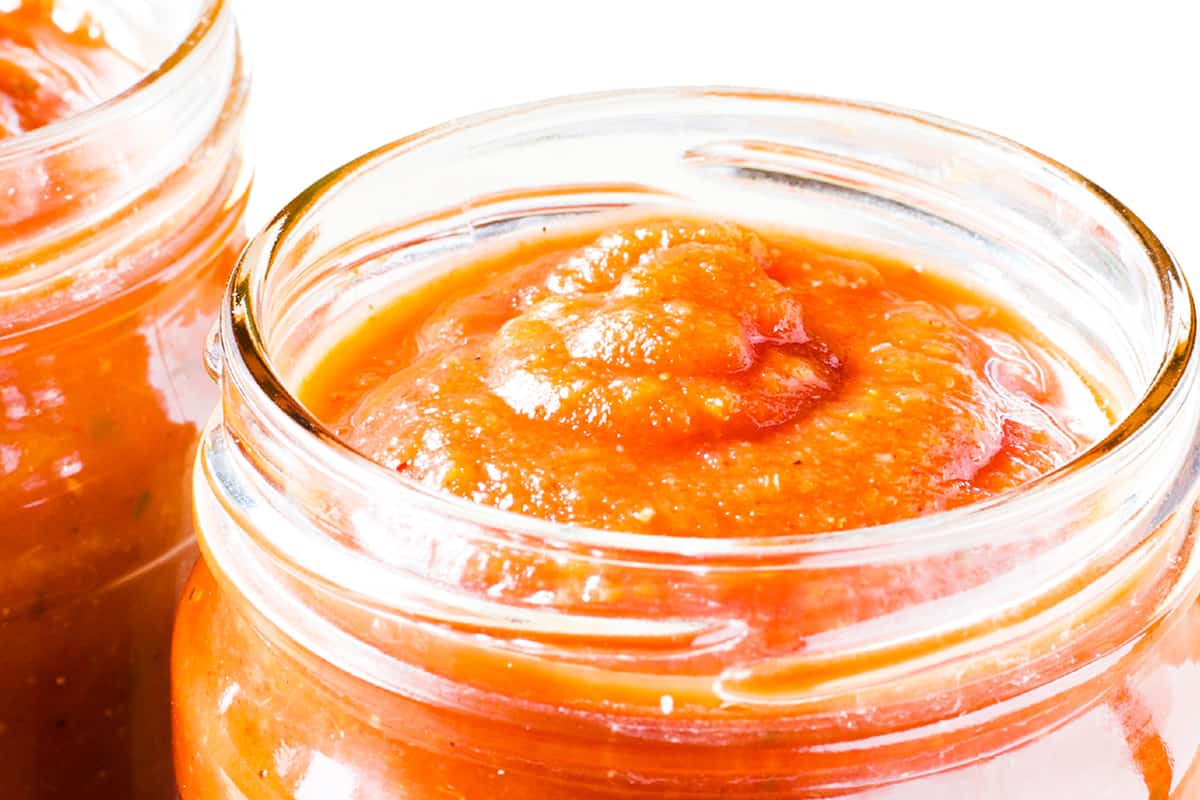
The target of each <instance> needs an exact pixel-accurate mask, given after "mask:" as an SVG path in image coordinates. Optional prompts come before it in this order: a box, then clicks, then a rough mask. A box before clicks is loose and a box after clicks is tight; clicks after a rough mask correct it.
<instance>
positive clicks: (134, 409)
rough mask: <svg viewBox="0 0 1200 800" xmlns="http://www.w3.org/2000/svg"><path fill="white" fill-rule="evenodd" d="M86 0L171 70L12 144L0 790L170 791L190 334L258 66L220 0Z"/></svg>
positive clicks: (1, 229)
mask: <svg viewBox="0 0 1200 800" xmlns="http://www.w3.org/2000/svg"><path fill="white" fill-rule="evenodd" d="M46 7H47V8H48V4H47V6H46ZM39 8H41V6H39ZM82 10H86V11H87V12H88V13H89V14H90V15H91V17H90V19H91V21H92V23H93V24H97V25H99V27H100V28H101V29H102V30H103V32H104V37H105V39H106V40H107V41H108V42H109V43H110V44H111V45H112V46H113V47H114V48H115V49H116V50H118V51H119V52H120V53H121V54H122V55H123V56H124V57H126V58H129V59H131V60H132V61H133V62H135V63H136V64H144V65H147V67H148V68H150V67H153V65H156V64H157V65H159V66H157V67H154V68H153V69H152V70H149V69H148V71H147V73H146V74H145V75H144V77H142V78H141V80H140V82H137V83H136V85H135V86H133V87H131V88H129V89H128V90H126V91H124V92H123V93H121V94H119V95H117V96H115V97H113V98H111V99H109V100H107V101H104V102H102V103H101V104H100V105H97V106H95V107H94V108H91V109H90V110H87V111H83V112H81V113H79V114H77V115H75V116H72V117H69V118H67V119H65V120H63V121H60V122H56V123H53V124H51V125H49V126H47V127H44V128H41V129H38V130H35V131H32V132H29V133H24V134H21V135H19V136H15V137H13V138H8V139H4V140H0V186H3V187H5V190H6V191H5V193H3V194H0V797H3V798H4V800H34V799H35V798H36V799H37V800H45V799H47V798H72V800H74V798H82V797H88V798H121V800H167V799H168V798H174V797H175V796H176V794H175V787H174V777H173V769H172V758H171V748H170V713H169V700H168V698H169V669H168V665H169V648H170V631H171V624H172V620H173V618H174V610H175V605H176V603H177V600H178V596H179V592H180V589H181V587H182V584H183V581H184V580H185V579H186V577H187V574H188V571H189V570H190V569H191V567H192V565H193V563H194V561H195V558H196V549H195V542H194V535H193V525H192V511H191V505H192V499H191V484H190V480H189V476H190V466H191V463H192V460H193V458H194V454H195V451H196V442H197V439H198V434H199V431H200V427H201V423H202V422H203V419H204V418H205V417H207V416H208V414H210V413H211V410H212V404H213V402H214V400H215V391H214V387H213V386H212V384H211V382H210V381H209V380H208V379H207V377H206V375H205V374H204V368H203V364H202V362H201V361H200V359H198V358H197V355H196V354H197V352H198V350H200V349H201V347H202V342H203V339H204V335H205V333H206V332H207V330H208V327H209V326H210V324H211V322H212V319H213V318H214V317H215V316H216V311H217V306H218V303H219V301H220V297H221V292H222V289H223V287H224V284H225V282H226V280H227V279H228V275H229V272H230V270H231V269H232V266H233V263H234V261H235V259H236V256H237V253H238V252H239V251H240V249H241V246H242V245H243V244H244V242H245V232H244V228H243V223H242V218H243V210H244V207H245V200H246V194H247V189H248V186H249V180H248V179H249V175H248V173H247V171H246V170H245V169H244V165H243V160H242V156H241V146H240V140H239V129H240V126H241V120H242V113H243V108H244V105H245V102H246V93H247V88H248V86H247V78H246V74H245V71H244V66H243V63H242V60H241V55H240V50H239V44H238V39H237V34H236V30H235V26H234V22H233V19H232V11H231V9H230V8H229V4H228V3H227V2H225V0H137V2H132V1H125V0H111V1H110V2H105V1H104V0H97V1H96V2H94V3H85V4H79V3H74V4H73V3H70V2H55V4H54V13H55V19H56V20H57V19H59V16H58V15H59V14H60V13H62V14H64V15H66V16H72V15H75V18H77V16H78V14H79V13H80V12H81V11H82ZM46 13H48V11H47V12H46Z"/></svg>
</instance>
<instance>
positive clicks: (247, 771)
mask: <svg viewBox="0 0 1200 800" xmlns="http://www.w3.org/2000/svg"><path fill="white" fill-rule="evenodd" d="M663 209H666V210H667V213H669V214H679V215H701V216H704V217H708V218H732V219H737V220H743V221H746V222H747V224H760V225H764V226H778V227H780V228H786V229H792V230H799V231H801V232H802V233H803V234H804V235H805V236H806V237H810V238H811V239H812V240H815V241H829V242H837V243H841V244H843V245H847V246H851V247H853V248H856V249H857V250H859V251H861V252H873V253H882V254H886V255H888V256H891V257H895V258H897V259H901V260H903V261H905V262H907V263H910V264H921V265H923V266H924V267H925V268H926V269H928V270H931V271H936V272H938V273H941V274H944V275H945V276H946V277H947V278H949V279H951V280H952V281H953V282H954V283H956V284H959V285H962V286H964V287H966V288H975V289H979V290H981V291H984V292H986V294H987V295H989V296H991V297H994V298H996V299H997V300H999V301H1001V302H1002V303H1006V304H1007V305H1008V306H1010V307H1011V308H1013V309H1015V310H1016V311H1018V312H1019V313H1020V314H1021V316H1022V317H1024V318H1025V319H1026V320H1027V321H1028V323H1029V324H1030V325H1031V326H1032V327H1034V328H1035V329H1037V331H1038V332H1039V333H1040V334H1042V335H1043V336H1044V337H1045V339H1047V340H1048V341H1050V342H1053V343H1054V344H1055V346H1056V347H1058V348H1060V349H1061V350H1062V351H1063V352H1065V353H1067V354H1069V356H1070V357H1071V359H1073V361H1074V363H1075V364H1076V365H1077V366H1078V368H1079V370H1080V371H1081V372H1082V373H1083V374H1086V375H1087V376H1089V378H1090V379H1091V380H1092V381H1093V382H1094V386H1095V387H1096V388H1097V389H1098V391H1099V392H1100V394H1102V395H1103V397H1104V398H1105V400H1106V402H1107V405H1108V407H1109V409H1110V410H1111V412H1112V414H1113V419H1114V422H1113V424H1112V426H1111V428H1110V429H1108V430H1107V431H1106V432H1105V433H1104V434H1103V435H1102V436H1101V438H1100V439H1099V440H1098V441H1096V442H1095V443H1094V444H1092V445H1091V446H1090V447H1088V448H1087V449H1085V450H1083V451H1082V452H1080V453H1078V454H1077V455H1076V456H1075V457H1074V458H1073V459H1072V460H1071V461H1070V462H1069V463H1067V464H1065V465H1064V466H1062V467H1060V468H1057V469H1055V470H1053V471H1051V472H1049V473H1048V474H1045V475H1043V476H1042V477H1040V478H1037V479H1035V480H1033V481H1031V482H1029V483H1028V484H1026V485H1024V486H1022V487H1021V488H1019V489H1017V490H1016V491H1013V492H1009V493H1005V494H1001V495H999V496H996V497H993V498H991V499H987V500H984V501H982V502H979V503H976V504H973V505H967V506H963V507H960V508H957V509H953V510H949V511H944V512H940V513H936V514H932V515H929V516H926V517H920V518H916V519H910V520H905V521H900V522H895V523H891V524H887V525H880V526H876V527H870V528H860V529H854V530H842V531H837V532H832V533H815V534H810V535H800V536H783V535H779V532H778V531H775V530H770V529H761V530H760V529H752V530H748V531H745V530H740V531H738V533H737V534H736V535H727V536H721V535H719V532H718V534H717V535H713V536H706V537H690V536H656V535H642V534H634V533H628V532H619V531H598V530H591V529H586V528H581V527H575V526H569V525H561V524H554V523H550V522H546V521H542V520H537V519H533V518H529V517H523V516H518V515H515V514H511V513H506V512H502V511H499V510H496V509H493V508H489V507H484V506H480V505H474V504H471V503H468V502H466V501H464V500H460V499H456V498H454V497H451V496H449V495H446V494H442V493H439V492H437V491H434V490H431V489H428V488H425V487H423V486H422V485H420V484H418V483H415V482H413V481H410V480H407V479H406V478H405V477H404V476H403V475H400V474H397V472H396V470H393V469H386V468H384V467H383V466H381V465H380V464H377V463H375V462H373V461H370V460H368V459H367V458H365V457H364V456H363V455H361V454H359V453H358V452H356V451H354V450H352V449H351V448H349V447H347V446H346V445H345V444H344V443H343V442H341V441H339V440H338V439H337V438H336V437H335V436H334V435H333V434H332V432H331V431H330V429H329V428H328V427H326V425H325V424H324V423H323V422H322V421H321V420H320V419H318V418H317V417H316V416H314V415H313V414H312V413H311V411H310V410H309V408H308V407H307V406H306V405H305V404H304V403H303V402H301V400H300V399H299V397H298V395H299V394H300V393H301V388H302V387H303V386H304V385H305V382H306V381H307V380H308V379H309V377H310V375H311V374H312V372H313V370H314V367H315V365H317V364H318V363H320V362H321V361H322V359H324V358H325V357H326V354H328V353H329V352H330V351H331V350H332V349H333V348H334V347H335V346H336V344H337V343H338V341H339V340H341V339H344V338H345V337H346V336H347V335H349V334H350V333H351V332H353V331H355V330H356V329H357V328H358V327H359V326H360V325H361V324H362V321H363V319H364V318H365V317H368V316H369V315H370V314H371V313H373V312H374V311H375V310H377V309H378V308H381V307H383V304H384V303H385V302H386V299H387V298H389V297H392V298H394V297H405V296H408V295H410V294H412V293H414V292H417V291H419V290H421V289H422V287H425V286H427V285H429V284H430V282H431V281H433V280H434V279H436V278H437V277H439V276H441V275H445V274H447V273H448V271H449V270H452V269H454V268H455V265H458V264H461V263H463V262H464V261H468V262H469V261H470V260H471V259H473V258H476V257H477V256H478V254H480V253H484V252H488V248H491V247H493V246H494V245H495V243H497V242H503V241H506V240H508V239H510V238H511V237H514V236H537V235H538V231H540V230H542V229H543V228H546V229H550V228H551V227H553V226H559V225H572V224H580V222H581V220H582V221H586V220H589V219H599V218H600V217H598V216H597V217H592V216H590V215H600V214H608V213H612V212H614V211H615V210H623V211H624V212H627V213H638V212H639V211H641V210H646V211H647V213H660V212H661V211H662V210H663ZM1194 339H1195V316H1194V308H1193V303H1192V299H1191V296H1190V293H1189V291H1188V289H1187V287H1186V284H1185V281H1184V279H1183V276H1182V275H1181V273H1180V271H1179V269H1178V267H1177V265H1176V264H1175V263H1173V261H1172V260H1171V258H1170V257H1169V255H1168V254H1167V253H1166V252H1165V251H1164V249H1163V247H1162V246H1161V245H1160V244H1159V242H1158V241H1157V240H1156V239H1155V237H1154V236H1153V235H1152V234H1151V233H1150V232H1149V231H1148V230H1147V229H1146V228H1145V227H1144V226H1143V225H1142V224H1141V222H1139V221H1138V219H1137V218H1136V217H1135V216H1134V215H1133V214H1131V213H1130V212H1129V211H1128V210H1127V209H1125V208H1124V207H1123V206H1121V205H1120V204H1119V203H1118V202H1116V201H1115V200H1114V199H1112V198H1111V197H1109V196H1108V195H1106V194H1105V193H1104V192H1103V191H1101V190H1100V189H1098V188H1097V187H1095V186H1094V185H1092V184H1090V183H1088V182H1087V181H1086V180H1084V179H1082V178H1081V177H1079V176H1078V175H1076V174H1074V173H1073V172H1071V171H1069V170H1068V169H1066V168H1064V167H1062V166H1061V165H1058V164H1056V163H1054V162H1051V161H1049V160H1047V159H1045V158H1043V157H1041V156H1039V155H1037V154H1035V153H1032V152H1030V151H1028V150H1025V149H1024V148H1021V147H1020V146H1018V145H1015V144H1013V143H1011V142H1008V141H1006V140H1003V139H1000V138H998V137H995V136H992V135H990V134H986V133H983V132H980V131H976V130H972V129H969V128H965V127H962V126H960V125H957V124H954V123H950V122H947V121H944V120H940V119H937V118H933V117H928V116H923V115H919V114H914V113H909V112H904V111H899V110H894V109H889V108H882V107H873V106H867V105H859V104H853V103H847V102H840V101H833V100H824V99H817V98H809V97H799V96H788V95H780V94H770V93H762V92H756V91H735V90H662V91H645V92H634V93H621V94H611V95H596V96H588V97H581V98H573V99H566V100H560V101H552V102H549V103H545V104H540V105H535V106H529V107H524V108H518V109H515V110H505V111H500V112H495V113H491V114H487V115H483V116H479V117H474V118H470V119H466V120H463V121H459V122H456V123H454V124H451V125H448V126H445V127H441V128H436V129H433V130H431V131H428V132H426V133H423V134H419V135H417V136H414V137H412V138H409V139H406V140H403V141H400V142H398V143H396V144H393V145H391V146H389V147H386V148H384V149H382V150H380V151H377V152H376V153H374V154H371V155H369V156H366V157H364V158H363V159H361V160H359V161H357V162H355V163H353V164H351V165H349V166H347V167H345V168H344V169H342V170H340V171H338V172H336V173H334V174H332V175H331V176H329V177H328V178H326V179H325V180H323V181H321V182H319V183H318V184H316V185H315V186H313V187H312V188H311V189H310V190H309V191H308V192H306V193H305V194H304V195H302V196H301V197H299V198H298V199H297V200H296V201H295V202H294V203H293V204H292V205H291V206H289V207H288V209H287V210H286V211H285V212H284V213H283V214H282V215H281V216H280V217H279V218H278V219H277V220H276V221H275V222H274V223H273V224H272V225H271V226H269V227H268V228H267V229H266V230H265V231H264V232H263V233H261V234H260V235H259V236H258V237H257V238H256V239H255V240H254V241H253V242H252V243H251V245H250V247H249V248H248V249H247V251H246V254H245V255H244V257H243V259H242V262H241V264H240V267H239V269H238V271H237V272H236V274H235V277H234V280H233V282H232V284H231V289H230V294H229V297H228V305H227V307H226V308H225V309H224V311H223V314H222V317H221V321H220V329H219V336H218V337H217V338H215V339H214V340H213V341H212V342H211V343H210V349H209V353H208V359H209V364H210V367H211V368H212V369H213V371H214V373H217V374H219V375H220V383H221V389H222V396H223V403H222V406H221V409H220V411H219V413H218V414H217V416H216V417H215V418H214V419H213V420H212V421H211V423H210V426H209V427H208V429H207V431H206V433H205V435H204V437H203V443H202V446H201V450H200V454H199V456H198V459H197V464H196V472H195V481H196V483H195V487H196V512H197V522H198V526H199V531H198V532H199V541H200V544H201V548H202V552H203V560H202V562H201V564H200V565H199V566H198V567H197V569H196V572H195V573H194V575H193V576H192V578H191V581H190V583H189V585H188V587H187V589H185V593H184V599H183V601H182V603H181V606H180V611H179V616H178V620H177V627H176V634H175V644H174V650H173V714H174V733H175V743H176V758H177V766H178V777H179V781H180V790H181V793H182V796H183V798H184V800H259V799H260V798H268V797H270V798H285V797H286V798H300V799H301V800H304V799H305V798H315V797H319V798H322V799H323V800H342V799H343V798H345V799H349V798H354V799H355V800H367V798H370V799H371V800H375V799H377V798H397V799H398V798H407V799H409V800H416V799H418V798H419V799H420V800H425V799H426V798H428V799H429V800H432V798H447V797H455V798H466V799H467V800H481V799H483V798H486V799H487V800H524V799H525V798H534V797H536V798H539V800H548V799H550V798H554V799H555V800H557V799H558V798H563V800H566V798H571V800H581V799H582V798H618V797H622V798H625V797H647V798H651V797H653V798H662V797H676V798H685V797H686V798H717V797H723V798H727V797H756V798H759V797H778V798H818V797H819V798H832V797H838V798H872V799H875V800H909V799H910V798H911V799H912V800H938V799H939V798H945V799H946V800H950V798H961V797H972V798H981V800H1007V799H1008V798H1013V797H1021V798H1023V800H1035V799H1036V798H1061V797H1096V798H1099V797H1105V798H1113V799H1114V800H1140V799H1142V798H1155V799H1156V800H1159V799H1162V798H1180V799H1183V798H1190V797H1193V796H1195V795H1196V793H1197V792H1200V750H1198V747H1200V719H1198V718H1197V717H1196V715H1195V713H1194V709H1195V708H1196V707H1197V704H1198V703H1200V610H1198V609H1197V594H1198V592H1200V580H1198V575H1197V567H1198V562H1197V560H1196V557H1195V554H1194V550H1193V544H1194V536H1193V528H1194V519H1193V518H1194V508H1193V504H1194V502H1195V501H1196V495H1197V470H1196V464H1195V455H1194V452H1195V448H1196V443H1197V433H1198V419H1200V405H1198V403H1197V400H1198V398H1197V396H1196V379H1197V374H1196V373H1197V363H1196V355H1195V348H1194V345H1195V342H1194ZM481 565H482V566H481ZM488 574H491V575H494V576H495V577H496V580H494V581H491V582H488V581H480V580H478V578H479V576H480V575H488ZM785 623H786V624H785ZM785 630H786V631H792V632H793V633H792V634H789V635H788V636H779V635H778V634H779V633H780V632H781V631H785Z"/></svg>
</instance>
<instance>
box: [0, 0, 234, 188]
mask: <svg viewBox="0 0 1200 800" xmlns="http://www.w3.org/2000/svg"><path fill="white" fill-rule="evenodd" d="M230 2H231V0H204V2H203V5H202V7H201V9H200V11H199V14H198V16H197V18H196V21H195V23H194V24H193V25H192V27H191V28H190V29H189V31H188V33H187V35H185V36H184V37H183V39H182V40H181V41H179V42H178V43H177V44H175V45H174V47H173V49H172V50H171V52H170V53H169V54H168V55H167V56H166V57H165V58H164V59H163V60H162V61H160V62H159V63H158V64H157V65H156V66H154V67H153V68H152V69H150V70H149V71H147V72H145V73H144V74H142V76H141V77H140V78H139V79H138V80H137V82H136V83H134V84H133V85H132V86H129V87H128V88H126V89H124V90H123V91H121V92H118V93H117V94H114V95H112V96H111V97H106V98H105V99H104V100H102V101H101V102H99V103H97V104H96V105H94V106H91V107H90V108H86V109H84V110H83V111H80V112H79V113H78V114H72V115H70V116H68V117H66V118H64V119H60V120H56V121H54V122H51V123H50V124H49V125H44V126H42V127H40V128H37V129H36V130H32V131H29V132H27V133H23V134H21V135H20V136H13V137H11V138H8V139H3V140H0V166H3V164H4V163H5V162H10V161H20V160H21V159H25V158H29V157H30V156H31V155H33V154H35V153H45V152H48V151H53V150H57V149H58V148H60V147H63V146H69V145H70V144H71V143H72V142H75V141H78V140H79V139H81V138H83V137H85V136H86V135H87V134H88V133H89V132H90V131H94V130H97V129H101V128H105V127H106V126H108V125H109V124H110V123H111V121H112V120H113V119H115V118H118V117H120V116H121V115H123V114H125V113H126V109H128V108H129V107H130V106H132V105H133V104H134V102H135V101H137V100H138V99H139V98H143V97H145V96H146V95H147V94H148V93H149V92H151V90H153V89H154V88H155V87H157V86H159V85H160V84H162V82H163V80H164V79H165V78H167V77H168V76H170V75H172V74H174V73H175V72H176V71H177V69H178V67H179V66H180V65H181V64H183V63H185V62H187V61H189V60H190V58H191V56H192V54H193V53H195V52H196V51H197V50H198V49H199V48H200V46H201V45H202V44H203V43H204V42H206V41H207V40H208V38H209V34H210V33H211V32H212V31H213V30H214V29H215V28H216V27H217V24H218V22H219V21H220V20H221V19H222V18H223V16H224V15H225V11H226V8H227V6H228V5H229V4H230Z"/></svg>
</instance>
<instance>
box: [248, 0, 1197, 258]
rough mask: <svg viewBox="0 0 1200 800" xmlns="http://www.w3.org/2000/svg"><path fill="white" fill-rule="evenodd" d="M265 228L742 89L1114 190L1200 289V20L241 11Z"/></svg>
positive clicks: (1066, 10) (825, 10) (831, 9)
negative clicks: (561, 136)
mask: <svg viewBox="0 0 1200 800" xmlns="http://www.w3.org/2000/svg"><path fill="white" fill-rule="evenodd" d="M235 8H236V9H237V13H238V14H239V17H240V20H241V24H242V28H243V34H244V37H245V43H246V49H247V51H248V52H249V55H250V58H251V62H252V64H253V67H254V72H255V98H254V101H253V111H252V116H251V121H250V127H249V142H250V146H251V148H252V157H253V158H254V159H255V162H256V165H257V171H258V184H257V187H256V193H255V196H254V199H253V202H252V208H251V218H250V224H251V225H252V227H258V226H259V225H261V224H262V223H263V222H264V221H265V220H266V219H267V218H268V217H269V216H270V215H271V214H273V213H274V211H275V210H276V209H278V208H279V207H281V206H282V205H283V204H284V203H285V202H286V201H287V200H288V199H290V198H291V197H292V196H293V195H294V194H296V193H297V192H298V191H299V190H301V189H302V188H304V187H305V186H306V185H307V184H308V183H310V182H311V181H312V180H314V179H315V178H317V177H319V176H320V175H322V174H324V173H325V172H327V171H329V170H330V169H332V168H334V167H336V166H338V165H340V164H341V163H343V162H345V161H347V160H349V159H351V158H353V157H355V156H357V155H359V154H361V153H363V152H365V151H367V150H369V149H373V148H374V147H376V146H378V145H381V144H384V143H386V142H388V141H390V140H392V139H395V138H398V137H400V136H403V135H406V134H408V133H411V132H414V131H416V130H419V129H421V128H424V127H427V126H429V125H432V124H435V123H437V122H441V121H443V120H445V119H448V118H450V117H454V116H459V115H462V114H467V113H471V112H474V111H481V110H484V109H487V108H493V107H496V106H502V105H509V104H512V103H516V102H522V101H526V100H536V99H540V98H544V97H550V96H555V95H560V94H569V93H575V92H582V91H592V90H598V89H613V88H627V87H636V86H655V85H667V84H727V85H731V84H736V85H744V86H762V87H767V88H774V89H786V90H793V91H801V92H807V93H815V94H827V95H838V96H843V97H849V98H854V99H862V100H874V101H880V102H885V103H890V104H894V105H902V106H909V107H912V108H917V109H921V110H925V111H930V112H933V113H937V114H941V115H943V116H948V117H952V118H955V119H958V120H961V121H963V122H969V123H972V124H974V125H978V126H980V127H984V128H988V129H990V130H993V131H995V132H997V133H1001V134H1004V135H1006V136H1009V137H1012V138H1014V139H1017V140H1019V141H1021V142H1022V143H1024V144H1026V145H1029V146H1031V147H1034V148H1035V149H1038V150H1041V151H1043V152H1045V153H1047V154H1048V155H1051V156H1053V157H1054V158H1057V159H1059V160H1060V161H1064V162H1066V163H1067V164H1068V165H1070V166H1072V167H1074V168H1075V169H1077V170H1079V171H1080V172H1082V173H1084V174H1085V175H1087V176H1088V177H1090V178H1092V179H1093V180H1095V181H1097V182H1098V183H1100V184H1101V185H1102V186H1104V187H1106V188H1107V189H1108V190H1109V191H1111V192H1112V193H1114V194H1115V195H1116V196H1117V197H1119V198H1120V199H1122V200H1123V201H1124V202H1125V203H1126V204H1128V205H1129V206H1131V207H1132V208H1133V210H1134V211H1135V212H1137V213H1138V214H1139V215H1141V216H1142V217H1143V218H1144V219H1145V220H1146V222H1148V223H1149V224H1150V226H1151V227H1152V228H1153V229H1155V230H1156V231H1157V232H1158V233H1159V235H1160V236H1161V237H1162V238H1163V240H1164V241H1165V242H1166V243H1167V245H1168V246H1169V247H1170V248H1172V250H1174V252H1175V253H1176V255H1177V257H1179V258H1180V259H1181V260H1182V261H1183V262H1184V263H1185V265H1188V264H1190V265H1191V271H1192V274H1193V275H1194V276H1200V200H1198V199H1197V198H1198V195H1200V156H1198V155H1197V149H1198V148H1200V123H1198V121H1197V120H1198V119H1200V23H1197V21H1196V19H1195V17H1196V16H1197V15H1198V14H1200V9H1197V7H1196V5H1195V4H1194V3H1192V2H1191V0H1158V1H1154V0H1152V1H1150V2H1140V3H1135V2H1128V1H1127V2H1123V3H1106V2H1102V0H1095V1H1094V2H1088V3H1084V2H1064V1H1063V0H1042V2H1022V0H1009V2H994V3H984V2H979V1H978V0H975V1H972V0H962V1H961V2H952V3H943V2H928V1H924V0H893V1H892V2H887V1H886V0H880V2H873V3H866V2H839V1H838V0H825V2H809V1H808V0H777V2H763V1H762V0H726V2H720V3H711V2H699V1H698V0H692V1H691V2H676V0H635V1H634V2H630V0H609V1H608V2H578V0H576V2H572V1H571V0H559V1H558V2H532V1H528V0H527V1H525V2H521V1H520V0H509V1H508V2H504V1H500V2H483V1H482V0H481V1H478V2H463V1H461V0H460V1H459V2H455V1H454V0H449V1H445V2H437V1H436V0H419V1H417V2H413V0H333V1H332V2H329V1H327V0H319V1H318V0H235Z"/></svg>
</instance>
